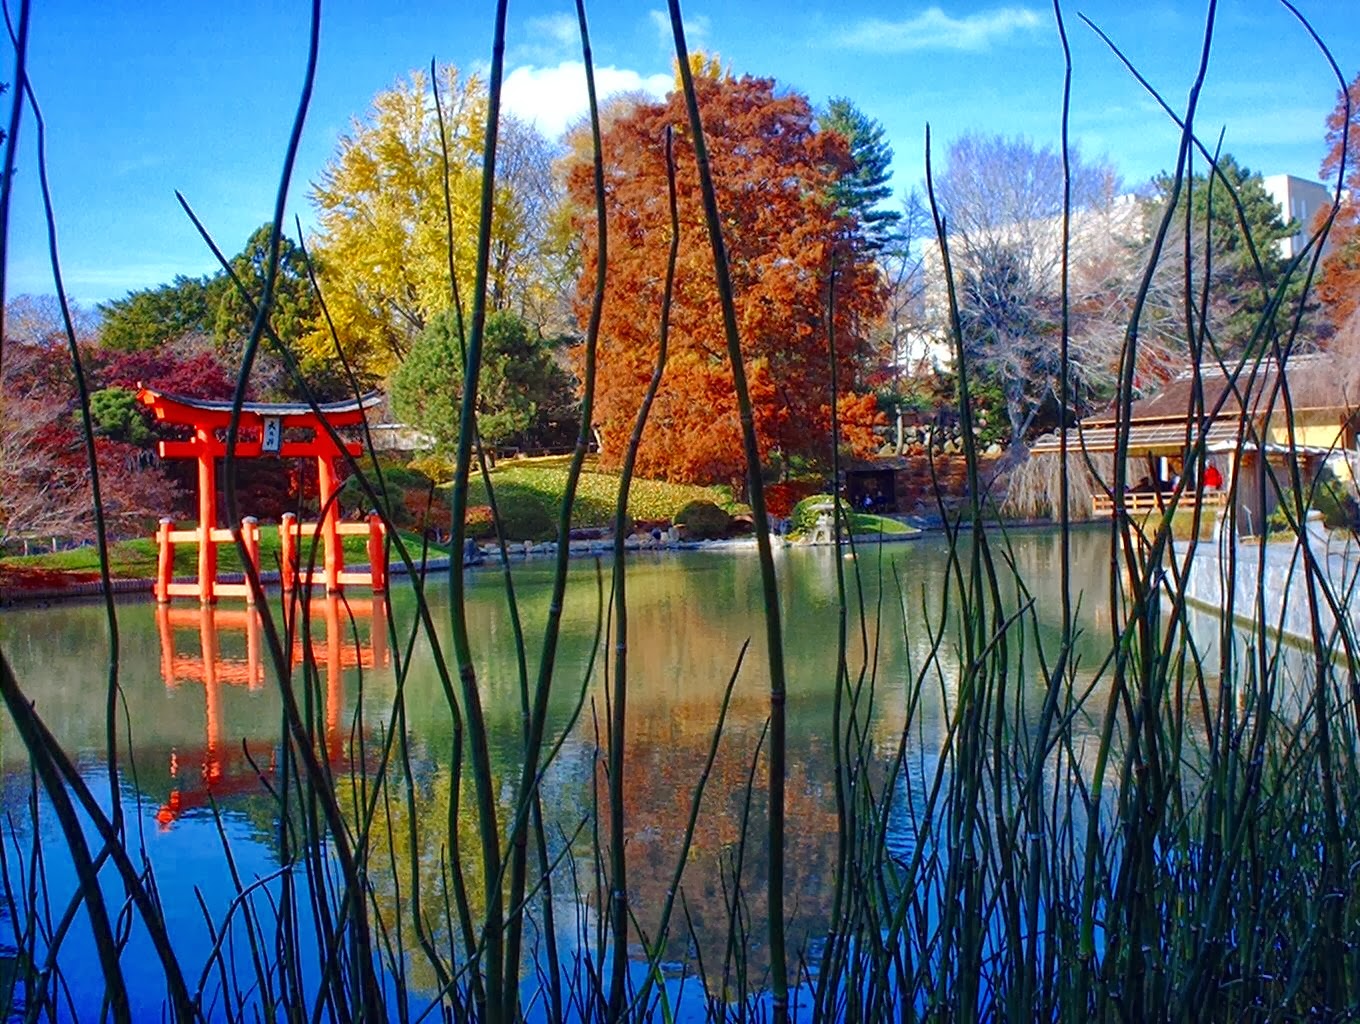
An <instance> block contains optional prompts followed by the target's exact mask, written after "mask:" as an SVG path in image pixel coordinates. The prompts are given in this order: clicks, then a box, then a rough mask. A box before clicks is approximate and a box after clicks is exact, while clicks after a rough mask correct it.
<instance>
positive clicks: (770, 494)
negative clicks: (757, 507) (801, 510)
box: [765, 480, 819, 519]
mask: <svg viewBox="0 0 1360 1024" xmlns="http://www.w3.org/2000/svg"><path fill="white" fill-rule="evenodd" d="M818 490H819V488H818V486H817V484H816V483H815V482H814V481H811V480H790V481H788V482H787V483H777V484H770V486H769V487H766V488H765V510H766V511H767V512H769V514H770V515H772V516H776V517H778V518H779V519H787V518H788V517H789V516H790V515H792V514H793V506H794V505H796V504H798V502H800V501H802V500H803V499H804V498H806V497H807V496H808V495H809V494H816V493H817V491H818Z"/></svg>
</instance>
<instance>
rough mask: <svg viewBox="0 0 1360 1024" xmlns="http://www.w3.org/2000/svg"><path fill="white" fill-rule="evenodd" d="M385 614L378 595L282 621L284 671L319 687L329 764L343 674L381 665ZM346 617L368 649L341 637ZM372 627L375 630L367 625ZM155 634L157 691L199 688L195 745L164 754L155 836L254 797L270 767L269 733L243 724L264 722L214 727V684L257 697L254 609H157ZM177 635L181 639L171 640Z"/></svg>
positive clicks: (260, 678) (331, 600)
mask: <svg viewBox="0 0 1360 1024" xmlns="http://www.w3.org/2000/svg"><path fill="white" fill-rule="evenodd" d="M299 612H301V614H299ZM386 614H387V605H386V601H385V599H384V598H382V597H375V598H374V599H373V600H372V601H370V602H348V601H346V600H345V599H344V598H343V597H342V596H340V595H336V594H331V595H328V596H327V597H325V598H321V599H318V600H316V601H314V602H313V603H312V604H311V605H310V606H308V607H306V608H302V606H297V607H296V608H295V609H293V615H291V616H290V617H289V622H290V624H291V627H292V628H291V629H285V633H286V634H291V636H290V642H289V643H288V653H287V657H288V661H289V668H290V671H291V672H295V671H296V670H297V669H298V668H299V667H300V666H301V665H302V663H303V661H304V659H305V660H307V661H309V662H310V663H312V664H314V665H316V666H317V667H318V668H319V669H320V673H319V674H321V675H322V676H323V678H324V680H325V691H324V693H325V696H324V707H325V742H324V747H325V750H326V752H327V756H328V758H329V760H330V761H331V762H332V764H334V765H339V764H340V763H342V761H343V760H344V743H343V736H342V732H341V729H342V719H341V716H342V713H343V709H344V703H345V696H344V685H345V678H344V674H345V672H346V671H348V670H351V669H356V668H363V669H369V670H372V669H374V668H386V667H388V664H389V657H388V650H387V631H386V627H385V618H386ZM351 616H354V617H355V618H356V619H357V618H366V619H367V622H368V623H369V624H370V628H369V629H368V631H367V632H368V637H367V643H364V642H362V641H361V639H360V637H359V635H358V632H357V630H355V635H354V636H353V637H350V636H348V634H349V633H350V621H351ZM373 623H377V624H378V628H372V626H371V624H373ZM156 629H157V634H158V636H159V638H160V650H161V660H160V664H161V678H162V679H163V680H164V683H165V687H166V689H167V690H173V689H177V688H178V687H180V686H182V685H183V686H192V687H195V688H197V687H200V686H201V687H202V689H203V743H202V744H201V745H200V746H197V747H195V746H192V745H184V746H177V747H175V748H174V749H172V750H171V752H170V762H169V776H170V782H171V786H172V787H173V788H172V789H171V790H170V792H169V794H168V795H167V796H166V798H165V801H164V802H163V803H162V804H161V805H160V808H159V810H157V812H156V821H157V822H158V823H159V824H160V826H161V828H162V829H168V828H169V827H170V826H171V825H172V824H173V823H174V822H175V821H176V820H178V819H179V817H180V816H181V815H182V814H184V813H185V812H186V811H190V810H194V809H196V808H202V807H206V806H208V805H209V804H210V803H212V802H218V803H220V802H222V801H223V800H226V799H228V798H230V797H232V796H239V795H242V794H256V793H259V792H261V790H262V786H263V781H262V780H264V779H272V778H273V776H274V774H275V772H276V770H277V767H278V764H277V758H276V753H277V745H276V744H277V739H278V734H277V732H275V733H274V734H272V735H270V734H268V733H265V734H263V735H251V733H250V731H249V730H252V727H254V728H258V727H259V726H260V725H261V724H263V723H259V722H256V721H245V722H241V723H239V724H238V725H237V726H236V728H235V729H232V728H231V727H229V726H228V725H227V723H225V722H224V721H223V710H222V690H223V687H227V686H234V687H245V688H246V689H247V690H261V689H263V687H264V685H265V666H264V660H263V658H262V655H261V647H262V642H263V641H262V633H263V630H264V625H263V622H262V618H261V613H260V612H259V611H258V610H257V609H255V608H253V607H248V608H225V607H217V606H214V605H202V606H200V607H199V608H196V609H189V608H183V607H176V606H173V605H169V604H162V605H158V606H157V607H156ZM189 631H192V632H194V633H196V634H197V636H196V639H197V644H194V643H193V641H192V640H190V641H189V642H188V643H187V644H186V643H185V642H184V640H183V639H182V634H183V633H185V632H189ZM177 634H178V635H180V637H181V638H180V639H178V640H177ZM224 638H225V640H224ZM242 646H244V651H242V649H241V648H242ZM276 728H277V726H276ZM243 730H245V731H243Z"/></svg>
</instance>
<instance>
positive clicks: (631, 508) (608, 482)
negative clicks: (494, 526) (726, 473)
mask: <svg viewBox="0 0 1360 1024" xmlns="http://www.w3.org/2000/svg"><path fill="white" fill-rule="evenodd" d="M567 471H568V460H567V459H565V458H558V459H537V460H533V461H529V460H524V461H514V462H507V463H502V464H501V465H500V466H499V467H497V468H496V469H495V470H494V471H493V472H492V474H491V482H492V486H494V487H495V490H496V500H497V502H498V504H499V506H500V508H501V511H502V513H503V514H504V515H505V517H506V518H507V519H513V516H512V514H511V512H512V510H513V508H514V506H516V505H532V506H535V507H536V509H537V510H538V511H540V512H542V513H546V514H548V515H550V516H552V517H554V518H555V517H556V515H557V510H558V508H560V507H561V503H562V495H563V494H564V493H565V492H566V487H567ZM618 495H619V477H618V474H616V473H601V472H597V471H594V470H591V469H587V470H585V471H584V472H582V474H581V478H580V482H579V484H578V485H577V489H576V504H575V508H574V510H573V512H572V523H573V524H574V525H576V526H582V527H589V526H610V525H612V524H613V521H614V506H615V504H616V503H617V502H618ZM691 501H711V502H713V503H714V504H716V505H720V506H722V507H723V508H725V509H726V510H727V511H729V512H733V511H737V510H739V509H743V508H744V507H745V506H739V505H736V504H734V503H733V502H732V500H731V496H730V495H729V494H728V493H727V491H726V489H725V488H719V487H701V486H698V485H696V484H671V483H665V482H664V481H660V480H638V479H635V480H634V481H633V483H632V486H631V487H630V488H629V491H628V514H629V515H630V516H632V517H633V519H635V520H636V519H665V520H669V519H670V518H671V517H672V516H674V515H675V513H677V512H679V511H680V510H681V509H682V508H684V507H685V506H686V505H687V504H689V503H690V502H691ZM486 502H487V497H486V488H485V486H484V485H483V483H482V481H481V479H480V477H475V478H474V480H473V483H472V487H471V491H470V493H469V495H468V504H469V505H485V504H486Z"/></svg>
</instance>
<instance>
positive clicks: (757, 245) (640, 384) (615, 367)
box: [568, 72, 884, 482]
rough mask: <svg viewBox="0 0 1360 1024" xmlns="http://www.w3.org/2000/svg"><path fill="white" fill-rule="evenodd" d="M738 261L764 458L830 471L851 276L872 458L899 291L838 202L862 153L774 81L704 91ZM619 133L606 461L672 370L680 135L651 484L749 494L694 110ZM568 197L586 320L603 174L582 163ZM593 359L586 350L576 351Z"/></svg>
mask: <svg viewBox="0 0 1360 1024" xmlns="http://www.w3.org/2000/svg"><path fill="white" fill-rule="evenodd" d="M695 84H696V89H697V90H698V94H699V102H700V110H701V115H702V118H703V124H704V131H705V135H706V139H707V142H708V147H709V158H710V163H711V165H712V169H713V174H714V179H715V186H716V190H717V198H718V207H719V210H720V212H721V215H722V218H723V232H724V240H725V243H726V246H727V252H728V257H729V260H730V263H731V271H732V284H733V287H734V289H735V294H736V307H737V317H738V321H739V325H740V332H741V342H742V351H743V356H744V359H745V361H746V370H747V374H748V381H749V385H750V392H751V400H752V403H753V413H754V419H755V428H756V433H757V435H758V438H759V446H760V451H761V455H762V457H768V456H769V455H771V454H772V453H774V452H776V451H778V452H780V453H782V454H784V455H790V454H797V455H802V456H812V457H814V458H816V457H821V458H825V457H827V456H828V455H829V453H830V452H829V448H830V428H831V398H830V396H831V388H830V360H829V358H828V351H827V338H828V331H827V323H826V309H827V300H828V285H829V283H830V281H831V280H832V268H833V266H834V268H835V289H836V295H835V308H836V321H835V337H836V358H837V361H838V364H839V368H840V386H841V389H842V392H843V393H844V395H845V396H846V400H845V402H844V404H843V408H844V410H845V412H846V422H845V423H844V424H843V426H844V428H845V436H846V440H847V441H848V442H850V443H852V444H853V445H854V446H855V447H858V448H860V449H864V448H865V447H866V446H867V445H869V444H870V443H871V441H872V426H873V424H874V422H875V421H876V419H877V417H878V413H877V410H876V409H875V408H874V405H873V399H872V398H871V397H865V396H859V395H856V394H855V393H854V392H855V370H856V363H857V357H858V356H860V355H861V354H862V353H863V350H864V345H865V339H866V336H867V333H868V326H869V324H870V322H871V321H873V320H874V319H875V318H876V317H878V316H879V315H880V314H881V312H882V309H883V303H884V294H883V288H882V285H881V283H880V280H879V278H878V276H877V274H876V272H875V271H874V269H873V268H872V266H871V265H870V264H869V263H868V262H867V261H866V259H865V258H864V257H863V256H862V255H861V253H862V251H863V250H862V248H860V247H857V246H856V245H854V244H853V243H854V241H855V239H856V237H857V235H856V233H857V231H858V230H859V228H858V225H857V224H856V223H855V222H854V220H853V219H851V218H849V217H847V216H839V215H837V213H836V210H835V204H834V203H833V202H832V201H831V199H830V198H829V195H830V190H831V188H832V186H833V184H834V183H835V182H836V181H837V180H838V178H839V176H841V175H843V174H845V173H846V172H847V171H848V170H849V169H850V168H851V162H850V157H849V154H848V151H847V149H846V144H845V142H844V140H843V139H842V138H841V136H839V135H837V134H835V133H834V132H823V131H818V130H817V127H816V124H815V121H814V118H813V113H812V109H811V107H810V106H809V105H808V102H807V100H806V99H805V98H804V97H803V96H801V95H798V94H796V93H791V92H786V91H782V90H780V91H776V88H775V84H774V82H773V81H772V80H770V79H761V78H751V77H743V78H733V77H730V76H723V75H721V74H720V73H716V72H715V73H710V74H706V75H703V76H701V77H700V78H699V79H698V80H697V81H696V83H695ZM610 113H611V116H610V117H609V118H607V123H606V127H605V129H604V135H603V155H604V164H605V168H606V172H605V173H606V184H605V208H606V213H607V217H608V231H609V235H608V243H609V249H608V253H609V256H608V266H607V279H606V288H607V293H606V299H605V305H604V317H603V322H602V326H601V331H600V338H599V349H598V360H599V371H598V374H599V375H598V383H597V393H596V404H595V409H594V412H593V416H592V419H593V421H594V424H595V425H596V427H597V429H598V431H599V435H600V441H601V452H600V454H601V461H602V463H603V464H604V465H605V466H618V465H619V464H620V462H621V461H622V457H623V453H624V449H625V447H626V445H627V441H628V437H629V435H630V433H631V431H632V428H633V422H634V418H635V416H636V414H637V409H638V406H639V404H640V402H641V399H642V395H643V393H644V391H645V390H646V387H647V384H648V381H649V380H650V378H651V375H652V371H653V368H654V365H655V362H656V356H657V347H658V336H659V321H660V310H661V298H662V292H663V287H664V279H665V270H666V260H667V254H668V249H669V245H670V240H671V226H670V214H669V210H668V205H667V174H666V158H665V138H666V131H667V129H671V130H672V131H673V132H674V138H675V146H674V148H675V163H676V184H677V193H678V205H679V219H680V247H679V255H678V261H677V266H676V280H675V298H674V304H673V307H672V309H671V317H670V326H671V334H670V349H669V355H668V361H667V365H666V372H665V378H664V381H663V384H662V388H661V391H660V392H659V394H658V396H657V401H656V405H655V407H654V408H653V411H652V414H651V418H650V421H649V424H648V427H647V431H646V434H645V436H644V439H643V445H642V449H641V451H640V453H639V461H638V472H639V473H640V474H641V475H643V476H646V477H653V478H662V479H667V480H673V481H693V482H718V481H734V480H740V479H741V478H742V477H743V476H744V474H745V471H746V467H745V463H744V460H743V457H742V443H741V425H740V421H739V417H738V411H737V404H736V398H735V395H734V391H733V386H732V373H731V368H730V366H729V364H728V359H727V351H726V346H725V340H724V332H723V324H722V316H721V311H720V308H719V303H718V295H717V289H716V287H715V283H714V271H713V254H712V250H711V248H710V244H709V239H708V234H707V229H706V227H705V222H704V215H703V206H702V199H701V195H700V191H699V179H698V173H697V168H696V164H695V158H694V149H693V144H692V141H691V135H690V131H689V128H688V121H687V117H686V114H685V110H684V103H683V98H682V96H681V95H680V94H678V93H672V94H671V96H670V97H668V99H667V100H666V102H664V103H657V102H640V103H636V104H635V105H633V106H632V107H631V108H630V109H628V110H626V111H622V112H619V111H617V110H616V111H611V112H610ZM577 152H578V156H577V157H576V158H575V159H574V160H573V162H572V164H571V166H570V167H569V177H568V187H569V190H570V195H571V199H572V202H573V204H574V208H575V211H576V213H575V217H576V227H577V231H578V233H579V235H580V237H581V240H582V267H583V271H582V276H581V280H580V283H579V288H578V314H579V315H580V316H581V319H582V322H583V323H584V322H585V320H586V317H587V315H588V312H589V307H590V301H591V296H592V293H593V289H594V281H595V273H594V267H595V263H596V254H597V251H598V249H597V239H596V238H595V230H594V209H595V206H594V202H595V196H594V187H593V182H592V173H591V167H590V163H589V161H588V159H584V158H583V157H582V156H581V155H580V153H581V150H580V149H579V148H578V150H577ZM578 356H579V353H578Z"/></svg>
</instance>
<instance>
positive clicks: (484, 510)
mask: <svg viewBox="0 0 1360 1024" xmlns="http://www.w3.org/2000/svg"><path fill="white" fill-rule="evenodd" d="M464 521H465V522H466V523H467V535H468V536H469V537H473V538H476V539H477V540H485V539H487V538H488V537H494V536H495V535H496V523H495V520H494V519H492V517H491V506H490V505H469V506H468V510H467V516H466V518H465V520H464Z"/></svg>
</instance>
